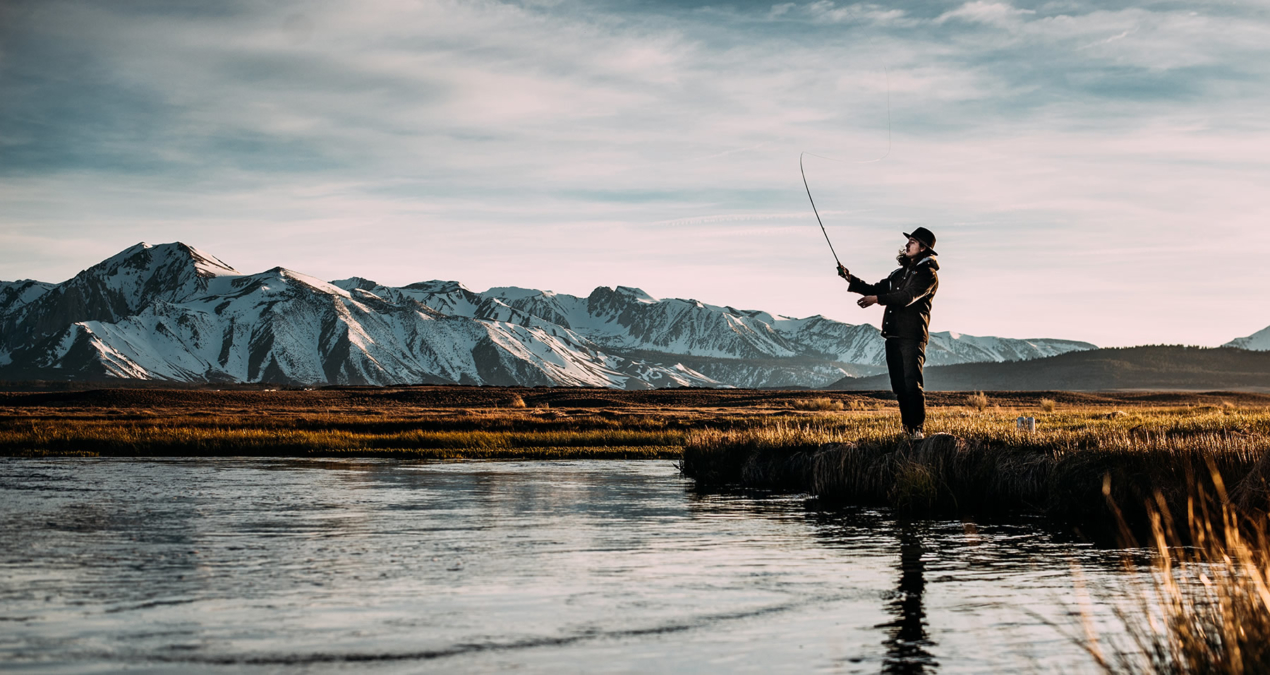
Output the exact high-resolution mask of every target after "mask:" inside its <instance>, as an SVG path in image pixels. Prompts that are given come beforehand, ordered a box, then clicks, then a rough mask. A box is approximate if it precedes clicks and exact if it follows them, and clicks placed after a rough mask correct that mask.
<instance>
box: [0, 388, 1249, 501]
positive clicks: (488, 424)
mask: <svg viewBox="0 0 1270 675" xmlns="http://www.w3.org/2000/svg"><path fill="white" fill-rule="evenodd" d="M931 404H932V409H933V411H934V414H933V424H932V428H938V429H947V430H950V431H952V432H953V433H958V434H960V435H963V436H965V437H966V438H968V439H970V440H971V441H974V440H975V439H980V440H982V441H984V442H989V443H998V442H999V441H1000V440H1002V439H1004V438H1012V437H1011V436H1010V434H1009V433H1006V434H1005V435H1004V436H1002V435H1001V434H1000V433H998V432H1007V431H1009V430H1010V429H1012V427H1013V421H1012V420H1013V416H1014V415H1015V414H1016V413H1017V414H1029V415H1041V416H1042V430H1041V432H1039V434H1038V436H1037V438H1051V436H1052V430H1051V428H1050V425H1051V423H1052V422H1051V418H1048V417H1045V416H1044V415H1046V414H1047V413H1044V409H1045V408H1046V407H1053V408H1055V409H1057V410H1059V411H1060V412H1059V413H1058V414H1057V416H1051V417H1052V421H1053V422H1057V423H1058V424H1059V425H1060V427H1062V428H1064V429H1067V430H1068V432H1070V431H1071V430H1072V429H1073V428H1074V427H1076V426H1080V425H1084V426H1088V427H1090V428H1092V429H1101V428H1103V427H1106V426H1108V425H1105V424H1101V423H1098V422H1097V421H1096V420H1095V419H1094V418H1096V417H1097V416H1098V415H1104V414H1111V412H1113V411H1116V410H1119V411H1121V413H1123V415H1124V418H1123V419H1121V420H1120V421H1119V422H1117V423H1116V424H1115V425H1111V426H1114V427H1115V428H1122V429H1128V428H1130V427H1131V426H1133V425H1135V424H1138V423H1139V422H1141V423H1142V424H1146V423H1147V421H1148V418H1149V419H1150V420H1155V419H1157V418H1161V415H1172V416H1173V417H1177V416H1178V415H1179V414H1180V413H1176V412H1174V413H1170V412H1168V411H1187V412H1186V414H1188V415H1189V414H1192V413H1193V412H1194V411H1198V410H1209V411H1219V412H1222V413H1225V412H1227V411H1228V409H1233V410H1238V411H1244V410H1256V409H1260V408H1270V396H1265V395H1256V394H1225V393H1213V394H1192V393H1130V394H1083V393H1082V394H1075V393H1068V392H1022V393H1021V392H1009V393H1002V394H989V395H987V396H986V397H985V398H984V399H983V400H978V399H976V398H975V397H973V396H969V395H965V394H939V393H933V394H932V395H931ZM896 414H897V413H896V408H895V403H894V401H892V400H890V396H889V395H888V394H886V393H882V392H863V393H850V394H847V393H838V392H834V393H823V392H807V391H755V390H735V389H734V390H719V389H664V390H652V391H639V392H622V391H613V390H606V389H560V388H519V387H510V388H501V387H400V388H379V387H342V388H326V389H318V390H302V389H291V390H279V391H268V390H255V391H252V390H242V389H238V390H229V391H216V390H211V389H201V390H156V389H95V390H81V391H44V392H38V391H37V392H30V391H26V392H0V455H7V456H24V455H25V456H33V455H34V456H59V455H67V456H128V457H144V456H302V457H314V456H336V457H355V456H366V457H399V458H436V459H492V458H532V459H551V458H560V459H576V458H649V459H654V458H656V459H678V458H680V457H681V456H682V455H683V452H684V449H685V447H689V446H690V447H691V448H692V449H693V452H694V453H695V454H693V455H692V456H691V459H690V461H687V462H686V464H685V467H686V469H687V470H689V471H690V472H691V473H689V475H691V476H692V477H694V478H697V479H698V480H699V481H701V482H703V483H710V482H712V478H714V472H716V471H722V472H723V474H726V473H727V472H728V471H731V470H732V469H726V468H720V469H714V468H710V469H706V470H698V468H700V467H705V466H706V465H707V464H708V462H706V454H710V453H715V454H711V457H713V458H714V460H718V461H719V462H721V463H722V464H721V466H722V465H731V464H735V465H736V466H741V465H744V464H745V462H746V461H747V460H745V459H744V458H743V457H740V456H738V455H737V454H736V452H735V450H737V449H743V448H744V446H745V443H747V442H748V441H744V440H743V439H745V438H750V436H745V435H744V434H757V436H753V437H754V438H759V437H762V438H774V436H773V434H776V435H777V436H779V435H780V434H782V433H785V432H783V431H781V430H783V429H794V428H797V429H805V430H806V431H807V433H806V434H803V435H801V436H789V435H788V434H786V437H785V438H786V440H785V441H782V442H783V443H784V445H782V446H781V448H782V450H783V451H788V452H806V451H808V450H809V449H814V448H817V447H819V446H820V445H823V444H825V443H830V442H838V443H841V442H848V441H849V442H855V443H865V444H868V443H888V442H891V441H893V440H894V438H890V437H889V436H888V434H889V435H890V436H894V434H893V433H891V432H892V431H893V427H894V426H895V423H894V419H893V418H894V417H895V416H896ZM1241 414H1242V413H1241ZM967 415H970V416H971V417H967ZM1086 418H1088V419H1086ZM967 419H974V420H977V427H975V428H974V429H963V427H964V426H965V425H964V424H963V422H964V421H965V420H967ZM1218 419H1220V423H1218V424H1217V426H1216V427H1215V428H1226V427H1229V428H1230V429H1231V430H1235V431H1238V430H1239V429H1241V428H1242V427H1240V426H1239V425H1240V424H1243V423H1244V422H1243V417H1242V416H1239V415H1236V416H1235V417H1229V416H1225V415H1223V416H1221V417H1220V418H1216V417H1215V418H1214V420H1218ZM958 425H960V426H958ZM1091 433H1096V432H1091ZM702 434H705V435H704V436H703V435H702ZM709 434H734V435H733V436H722V437H719V438H718V440H717V442H716V441H709V440H708V439H711V438H715V437H713V436H710V435H709ZM735 434H742V435H740V436H736V435H735ZM1069 435H1070V434H1069ZM888 438H889V440H888ZM1065 438H1066V437H1065ZM1010 442H1013V441H1010ZM737 443H740V445H737ZM769 445H770V443H769ZM773 447H774V446H773ZM707 451H708V452H707ZM703 453H705V454H703ZM686 459H687V458H686ZM714 460H711V461H714ZM723 474H720V475H723ZM752 478H753V476H752ZM714 482H717V481H714ZM809 487H811V486H809Z"/></svg>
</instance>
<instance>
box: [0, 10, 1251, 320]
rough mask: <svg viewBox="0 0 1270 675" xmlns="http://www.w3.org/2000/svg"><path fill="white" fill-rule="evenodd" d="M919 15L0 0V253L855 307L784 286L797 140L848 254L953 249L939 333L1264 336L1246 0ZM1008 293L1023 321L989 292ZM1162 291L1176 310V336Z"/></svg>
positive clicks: (803, 267)
mask: <svg viewBox="0 0 1270 675" xmlns="http://www.w3.org/2000/svg"><path fill="white" fill-rule="evenodd" d="M174 7H175V8H174ZM932 7H934V9H932ZM945 9H947V6H928V5H924V4H920V3H918V4H912V5H905V6H902V7H899V6H894V5H876V4H870V3H843V4H840V3H834V2H828V1H825V0H822V1H817V2H810V3H785V4H777V5H772V4H769V3H764V4H762V5H760V6H750V5H746V4H744V3H742V4H739V5H729V6H726V7H720V6H715V5H708V4H705V3H703V5H702V6H693V5H684V4H681V3H665V4H658V3H655V2H654V3H637V4H630V3H617V2H613V3H603V2H585V3H583V2H572V1H569V0H564V1H561V2H547V3H537V2H536V3H519V4H508V3H501V2H495V1H493V0H478V1H476V2H450V1H443V0H422V1H420V2H409V3H406V2H397V1H395V0H368V1H367V2H364V3H357V4H354V5H350V4H347V3H336V2H328V1H325V0H315V1H313V2H300V1H290V2H281V3H269V4H263V5H260V4H250V3H248V4H239V3H214V2H208V3H206V4H199V3H185V4H182V5H180V6H179V7H177V6H168V5H162V4H150V3H104V4H103V3H92V2H79V1H72V0H47V1H45V2H38V3H36V2H14V3H7V4H6V5H5V6H4V10H3V11H4V12H6V13H5V14H4V15H3V16H0V50H2V53H0V90H3V91H4V92H5V96H3V97H0V200H3V205H4V208H3V209H2V210H0V228H2V229H0V234H2V235H7V236H8V238H7V239H5V241H6V242H7V243H9V244H11V245H9V246H6V247H4V251H3V253H0V271H3V272H5V274H6V275H7V276H8V277H15V276H34V277H37V278H38V277H44V278H48V279H52V280H56V279H61V278H65V277H67V276H69V275H70V274H73V273H74V272H75V271H77V270H78V269H81V268H82V267H84V266H86V265H88V264H91V263H92V262H95V260H86V259H84V256H85V251H87V250H101V251H110V250H117V249H122V248H123V247H125V246H128V245H131V244H133V243H136V241H140V240H143V239H144V240H148V241H167V240H172V239H177V238H180V239H187V240H190V241H191V243H194V244H196V245H199V246H200V247H203V248H206V249H207V250H209V251H212V252H214V253H216V254H217V255H219V256H221V257H223V258H225V259H226V260H228V261H230V262H231V263H232V264H234V265H236V266H238V267H240V268H241V269H246V270H253V269H264V268H266V267H270V266H273V265H276V264H285V265H287V266H289V267H293V268H296V269H300V270H302V271H305V272H307V273H312V274H317V275H319V276H326V277H329V278H337V277H342V276H349V275H352V274H362V275H367V276H375V277H378V278H379V279H380V280H381V281H384V282H388V283H408V282H411V281H417V280H420V279H423V278H430V277H434V276H435V277H450V278H457V279H461V280H463V281H465V282H466V283H468V284H469V285H471V286H473V287H477V286H482V285H490V286H493V285H507V284H515V285H521V286H534V285H539V286H550V287H554V288H557V289H562V288H569V289H573V290H580V291H586V290H589V287H591V286H595V285H600V284H607V285H614V284H619V283H621V284H629V285H642V286H646V287H648V290H650V292H653V293H654V295H658V296H683V295H691V296H694V297H700V298H702V299H703V300H709V301H711V302H715V303H719V304H732V305H738V306H739V305H745V306H751V307H762V308H765V309H769V310H771V311H774V312H779V313H784V314H815V313H827V314H830V315H836V316H838V317H839V318H843V319H846V320H859V319H860V315H859V314H858V313H855V312H854V311H853V310H849V309H841V306H842V305H843V303H842V302H841V298H840V291H841V289H840V288H838V287H837V286H836V285H834V279H832V278H831V279H828V280H827V281H826V282H825V284H824V285H821V284H820V282H815V283H812V282H808V281H805V280H806V275H807V274H808V272H807V270H813V269H819V267H817V266H818V265H819V266H823V262H824V261H823V258H824V257H826V255H827V250H823V249H824V248H825V247H824V241H823V239H822V238H821V237H820V233H819V229H818V227H817V226H816V224H815V221H814V218H813V217H812V215H811V211H810V208H809V206H808V205H807V204H806V195H805V194H804V193H803V186H802V182H801V178H800V176H799V173H798V156H799V153H800V152H802V151H810V152H814V153H816V154H821V155H825V156H829V157H834V158H837V159H841V160H845V161H844V162H822V161H817V162H815V163H809V164H808V167H807V170H808V180H809V182H810V184H811V188H812V190H813V192H814V194H815V197H816V200H817V204H818V205H819V206H821V207H823V208H822V211H821V213H822V216H824V217H825V219H826V226H827V227H828V228H829V229H830V234H831V236H833V237H834V238H835V245H837V244H838V241H839V240H841V241H842V242H843V249H844V250H845V251H846V255H848V256H851V257H853V259H854V261H855V262H853V263H852V264H853V265H866V266H871V265H875V266H876V267H877V269H875V270H873V271H874V272H877V273H883V272H885V269H884V268H885V266H886V264H887V261H888V259H889V258H890V255H891V251H892V249H893V248H895V246H896V244H895V242H894V241H893V239H894V237H895V236H896V234H895V233H896V232H897V231H898V230H899V229H900V228H902V227H906V226H910V225H912V224H914V223H925V224H928V225H930V226H931V227H932V229H935V230H936V231H937V232H938V233H939V236H940V240H941V243H942V242H944V241H947V242H949V243H948V245H947V246H941V249H942V252H943V253H944V254H945V256H946V257H947V259H948V264H947V269H948V274H949V283H948V284H945V287H944V290H943V291H941V294H942V295H941V304H939V305H938V306H937V312H936V322H937V324H941V325H943V326H944V327H945V328H950V329H955V330H961V331H965V332H969V333H977V334H989V333H998V334H1005V335H1011V336H1021V335H1054V336H1058V337H1075V338H1084V339H1092V340H1094V341H1095V342H1100V343H1112V344H1115V343H1126V342H1129V343H1131V342H1135V341H1136V342H1145V341H1157V342H1158V341H1162V340H1164V341H1174V340H1176V341H1187V342H1196V343H1210V344H1217V343H1220V342H1224V341H1226V340H1228V339H1230V338H1231V337H1234V336H1235V335H1238V334H1246V333H1249V332H1251V331H1252V330H1255V329H1257V328H1259V327H1263V326H1243V325H1242V324H1240V325H1236V322H1235V320H1234V319H1231V318H1223V317H1230V316H1235V315H1236V312H1234V309H1235V308H1238V307H1242V306H1245V305H1247V304H1248V303H1254V304H1255V303H1256V302H1257V297H1256V295H1255V292H1254V291H1252V290H1243V289H1255V288H1258V287H1260V286H1263V285H1264V283H1265V282H1266V281H1268V280H1267V279H1265V278H1264V273H1260V272H1258V271H1257V269H1256V268H1255V267H1240V266H1235V267H1233V268H1232V266H1231V265H1229V255H1230V254H1229V250H1230V249H1231V248H1232V247H1236V246H1237V244H1236V243H1235V242H1246V243H1247V245H1252V246H1253V247H1265V246H1266V245H1270V240H1268V239H1267V234H1265V230H1264V229H1263V228H1262V227H1261V226H1260V225H1259V223H1264V222H1265V220H1266V217H1267V216H1270V212H1268V211H1267V207H1266V206H1265V205H1263V204H1262V203H1261V201H1262V200H1260V199H1259V198H1258V196H1259V194H1260V192H1261V191H1262V186H1264V185H1265V184H1266V181H1267V179H1270V164H1268V161H1267V160H1266V159H1265V157H1266V156H1267V154H1266V152H1265V149H1266V148H1267V147H1270V123H1267V121H1266V119H1265V117H1264V114H1263V113H1262V111H1263V110H1265V108H1266V105H1267V104H1268V103H1270V101H1268V100H1267V98H1270V94H1267V93H1266V92H1268V91H1270V88H1267V87H1266V86H1265V85H1266V84H1267V82H1268V81H1270V59H1267V56H1270V54H1267V51H1270V49H1268V48H1267V45H1270V18H1268V17H1267V16H1266V15H1265V12H1264V11H1263V10H1261V9H1260V8H1258V6H1257V5H1256V4H1255V3H1248V4H1242V5H1240V4H1236V5H1219V4H1202V3H1201V4H1197V5H1195V6H1190V7H1185V8H1181V7H1174V6H1171V5H1164V4H1142V5H1127V6H1119V7H1116V8H1104V6H1103V5H1102V4H1091V3H1080V2H1064V3H1055V2H1050V3H1035V4H1029V3H1020V4H1018V5H1017V6H1016V5H1012V4H1007V3H994V2H982V1H980V2H969V3H965V4H961V5H960V6H957V7H954V8H952V9H947V11H944V10H945ZM888 100H889V107H888ZM888 121H889V128H890V137H889V138H890V141H889V143H888ZM888 147H889V148H890V151H889V154H886V153H887V152H888ZM884 154H885V160H884V161H882V162H878V163H874V164H856V163H855V162H861V161H866V160H870V159H874V158H877V157H880V156H883V155H884ZM798 214H802V217H803V218H804V221H803V222H802V223H801V224H800V223H799V222H798V218H799V216H798ZM800 228H801V229H800ZM37 232H38V233H43V234H36V233H37ZM31 237H36V238H37V239H38V238H41V237H43V239H40V241H46V240H47V241H57V240H59V239H65V240H73V241H76V242H81V243H80V244H77V247H76V248H74V249H72V248H66V249H64V250H63V252H62V253H58V249H57V247H56V246H52V247H50V246H49V245H46V243H37V242H36V240H35V239H32V238H31ZM35 253H38V255H35ZM101 257H104V256H101ZM694 259H695V260H698V261H699V263H697V264H696V265H694V263H693V260H694ZM1109 261H1114V263H1112V262H1109ZM831 262H832V261H831ZM706 268H709V269H710V270H711V272H710V274H699V273H697V272H696V271H697V270H698V269H706ZM755 269H761V270H763V273H762V274H761V275H756V274H755V273H754V271H753V270H755ZM1161 269H1185V270H1188V275H1189V276H1188V277H1180V276H1178V277H1175V276H1172V275H1166V276H1164V277H1163V278H1162V279H1161V277H1160V272H1159V270H1161ZM1259 274H1260V275H1261V276H1258V275H1259ZM782 279H790V280H795V279H797V280H802V281H799V282H798V283H804V282H805V283H808V284H810V285H809V286H806V290H805V291H803V290H799V288H800V287H799V286H797V284H795V283H794V282H793V281H791V282H790V283H784V282H783V281H780V280H782ZM1161 285H1163V286H1164V287H1165V288H1166V290H1167V292H1161V290H1160V288H1161ZM1112 287H1114V288H1116V289H1117V293H1116V294H1110V293H1099V292H1098V290H1097V289H1099V288H1112ZM1058 288H1073V289H1079V290H1080V291H1081V292H1080V293H1075V292H1073V293H1061V292H1056V291H1055V290H1054V289H1058ZM1122 288H1123V289H1127V290H1124V291H1123V293H1121V292H1120V289H1122ZM1231 289H1234V290H1231ZM1032 297H1043V298H1044V299H1045V303H1046V305H1045V307H1044V308H1043V311H1036V312H1032V313H1029V314H1028V315H1027V316H1025V317H1020V316H1018V315H1017V314H1015V313H1013V312H1006V311H1003V310H1002V308H1003V307H1010V306H1019V305H1021V304H1027V303H1028V302H1029V298H1032ZM1177 302H1185V303H1188V304H1193V305H1194V306H1196V307H1200V308H1202V309H1200V310H1197V312H1200V313H1202V318H1203V320H1197V321H1194V322H1188V325H1186V326H1182V327H1179V326H1177V325H1176V322H1174V321H1172V320H1171V317H1172V316H1173V312H1172V310H1170V307H1172V306H1173V303H1177ZM826 307H829V308H831V309H829V310H826V309H825V308H826ZM835 307H837V308H839V309H837V310H833V309H832V308H835ZM939 308H947V309H939ZM942 312H947V313H942ZM1257 321H1260V322H1261V323H1262V324H1265V323H1270V315H1267V316H1264V317H1261V318H1259V319H1257ZM1073 331H1075V332H1073Z"/></svg>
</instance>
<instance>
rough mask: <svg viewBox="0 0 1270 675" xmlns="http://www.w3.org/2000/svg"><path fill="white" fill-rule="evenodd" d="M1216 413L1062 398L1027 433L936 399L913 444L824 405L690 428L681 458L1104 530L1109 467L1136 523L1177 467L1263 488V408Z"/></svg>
mask: <svg viewBox="0 0 1270 675" xmlns="http://www.w3.org/2000/svg"><path fill="white" fill-rule="evenodd" d="M1226 413H1227V411H1224V410H1217V411H1205V410H1197V409H1193V408H1178V409H1155V410H1143V411H1137V412H1134V413H1132V414H1126V415H1118V416H1110V415H1108V414H1106V413H1105V412H1104V411H1102V410H1073V409H1068V410H1062V411H1055V412H1054V413H1052V414H1051V415H1050V416H1047V418H1046V425H1045V427H1044V428H1043V430H1042V431H1039V432H1036V433H1025V432H1021V431H1018V430H1016V429H1015V424H1014V419H1013V416H1012V415H1011V414H1010V413H1006V412H1002V413H997V412H984V413H958V412H957V411H941V412H938V413H936V414H935V415H934V416H933V419H932V420H931V421H930V422H929V423H928V427H930V428H936V429H940V430H941V431H944V432H945V433H943V434H938V435H934V436H931V437H930V438H928V439H927V440H926V441H924V442H922V443H920V444H912V443H909V442H908V441H906V440H905V439H904V438H903V437H902V436H901V435H900V434H898V433H897V432H896V425H895V421H894V419H893V417H892V416H889V415H869V414H862V415H852V416H848V417H843V416H833V415H825V416H820V417H808V418H801V419H797V420H782V421H777V422H774V423H772V424H769V425H767V426H763V427H757V428H737V429H730V430H698V431H692V432H690V433H688V434H687V436H686V437H685V439H684V459H683V466H684V473H685V474H686V475H688V476H690V477H693V478H696V479H697V480H698V481H699V482H701V483H704V484H739V485H745V486H750V487H767V488H779V489H792V490H799V491H806V492H809V493H811V494H813V495H816V496H818V497H821V498H824V499H826V500H832V501H842V502H852V503H860V504H880V505H889V506H892V507H894V508H896V509H898V510H900V511H903V512H909V513H912V514H916V515H922V514H927V515H934V514H940V515H955V514H961V513H984V512H988V513H1018V512H1033V513H1035V512H1040V513H1043V514H1047V515H1050V516H1052V517H1055V518H1059V519H1062V520H1064V521H1069V522H1071V523H1073V524H1076V525H1078V526H1081V527H1094V526H1096V527H1103V528H1110V532H1111V533H1112V534H1114V532H1115V530H1114V521H1113V520H1112V519H1111V518H1110V515H1111V514H1109V513H1108V512H1107V510H1106V504H1105V500H1104V499H1103V496H1102V494H1101V489H1102V482H1103V478H1104V477H1105V476H1110V477H1111V479H1112V486H1113V487H1112V490H1113V492H1114V495H1113V496H1114V497H1115V499H1116V500H1117V502H1118V503H1121V504H1126V505H1129V506H1127V508H1126V517H1127V518H1128V519H1129V520H1130V521H1131V522H1132V523H1133V524H1134V526H1135V527H1139V528H1140V527H1143V526H1144V525H1145V524H1146V523H1147V514H1146V512H1145V510H1144V509H1143V508H1142V507H1141V506H1137V505H1142V504H1144V502H1145V500H1146V499H1148V498H1151V497H1152V495H1154V494H1155V493H1156V492H1159V493H1160V494H1161V495H1163V497H1164V498H1165V500H1166V501H1167V503H1168V504H1169V505H1170V508H1171V509H1172V510H1173V511H1174V512H1175V513H1176V512H1178V510H1179V509H1181V508H1183V506H1184V504H1185V500H1186V493H1187V489H1188V488H1187V484H1186V476H1187V475H1193V474H1194V473H1195V472H1197V471H1199V472H1202V471H1205V470H1206V467H1207V466H1208V465H1209V464H1212V465H1213V466H1214V467H1216V468H1217V469H1218V470H1219V471H1220V472H1221V474H1222V475H1224V476H1229V477H1232V480H1237V481H1240V484H1239V487H1240V490H1241V491H1242V492H1246V493H1248V494H1254V493H1256V494H1262V493H1270V484H1268V483H1267V481H1266V477H1270V471H1266V470H1265V467H1264V466H1263V463H1262V462H1261V460H1262V458H1263V457H1265V456H1266V450H1267V449H1270V437H1268V436H1267V431H1270V414H1268V413H1267V412H1266V411H1264V410H1261V411H1250V410H1236V411H1233V412H1230V413H1229V414H1226ZM1259 467H1260V468H1259Z"/></svg>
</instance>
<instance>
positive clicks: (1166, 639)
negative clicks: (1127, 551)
mask: <svg viewBox="0 0 1270 675" xmlns="http://www.w3.org/2000/svg"><path fill="white" fill-rule="evenodd" d="M1210 471H1211V473H1210V474H1209V476H1210V479H1209V480H1208V481H1205V482H1203V483H1200V482H1196V483H1194V484H1192V488H1191V492H1190V496H1189V497H1188V499H1187V508H1186V510H1185V521H1184V524H1182V523H1181V522H1179V521H1178V520H1176V519H1175V517H1174V515H1173V513H1172V511H1173V509H1171V508H1170V507H1169V505H1168V504H1167V503H1166V502H1165V499H1164V498H1163V497H1162V496H1157V497H1156V498H1155V500H1153V501H1154V502H1155V503H1154V504H1152V505H1150V507H1149V508H1148V513H1149V516H1150V522H1151V527H1150V533H1149V537H1150V540H1149V541H1150V548H1151V549H1152V554H1153V555H1152V557H1151V562H1150V572H1151V574H1150V579H1151V581H1150V583H1148V584H1141V583H1136V584H1135V583H1132V582H1130V594H1129V596H1130V599H1129V600H1123V601H1119V602H1113V608H1114V611H1115V613H1116V615H1117V616H1118V617H1119V619H1120V621H1121V622H1122V623H1123V626H1124V628H1125V629H1126V632H1127V634H1128V636H1129V639H1128V640H1127V641H1126V640H1115V639H1109V638H1106V637H1101V639H1100V636H1099V635H1098V634H1097V631H1096V629H1095V628H1094V621H1093V620H1092V618H1091V617H1090V616H1089V615H1088V608H1087V607H1082V609H1081V613H1082V617H1083V619H1084V624H1085V634H1086V638H1085V639H1084V640H1083V641H1078V642H1080V644H1081V645H1082V646H1083V647H1084V648H1085V649H1086V650H1087V651H1088V652H1089V653H1090V654H1091V655H1092V656H1093V657H1094V659H1095V661H1096V662H1097V663H1098V665H1099V666H1101V667H1102V669H1103V670H1104V671H1106V672H1109V673H1170V674H1172V673H1234V674H1243V673H1265V672H1270V541H1268V540H1267V536H1266V518H1265V513H1266V512H1265V509H1264V507H1265V504H1264V503H1263V504H1261V508H1257V509H1253V510H1252V511H1251V512H1249V511H1248V510H1246V509H1244V508H1241V507H1239V506H1236V505H1235V503H1234V501H1233V500H1232V499H1231V498H1230V496H1228V495H1227V493H1226V489H1225V483H1224V480H1223V479H1222V477H1221V475H1220V473H1219V472H1217V471H1216V470H1214V469H1210ZM1209 488H1211V489H1212V491H1211V492H1210V491H1209ZM1107 491H1108V492H1109V490H1107ZM1250 513H1252V514H1255V515H1250ZM1122 537H1123V540H1124V543H1126V544H1128V545H1132V546H1136V545H1137V544H1136V542H1135V541H1133V535H1132V533H1131V532H1129V531H1128V530H1127V529H1126V531H1125V532H1124V533H1123V534H1122ZM1125 565H1126V567H1127V568H1128V571H1129V573H1130V574H1128V575H1126V579H1129V580H1132V579H1136V578H1138V577H1137V575H1136V573H1137V571H1138V570H1139V564H1138V563H1137V562H1135V561H1134V560H1133V559H1132V558H1131V557H1126V559H1125Z"/></svg>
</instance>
